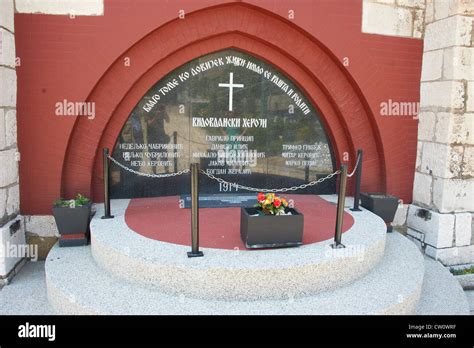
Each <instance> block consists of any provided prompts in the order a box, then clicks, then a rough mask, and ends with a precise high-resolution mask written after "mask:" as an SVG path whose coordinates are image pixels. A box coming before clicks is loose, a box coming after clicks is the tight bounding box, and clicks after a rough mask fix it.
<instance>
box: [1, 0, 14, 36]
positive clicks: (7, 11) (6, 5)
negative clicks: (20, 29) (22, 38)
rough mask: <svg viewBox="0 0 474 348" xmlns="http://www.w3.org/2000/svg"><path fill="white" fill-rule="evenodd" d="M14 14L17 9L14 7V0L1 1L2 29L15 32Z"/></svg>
mask: <svg viewBox="0 0 474 348" xmlns="http://www.w3.org/2000/svg"><path fill="white" fill-rule="evenodd" d="M14 14H15V7H14V6H13V0H2V1H0V27H4V28H7V29H8V30H10V31H11V32H14V31H15V28H14V19H13V18H14Z"/></svg>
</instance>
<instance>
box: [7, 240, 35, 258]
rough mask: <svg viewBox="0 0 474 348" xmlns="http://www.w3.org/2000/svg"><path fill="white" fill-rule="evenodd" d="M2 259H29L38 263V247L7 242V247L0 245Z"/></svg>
mask: <svg viewBox="0 0 474 348" xmlns="http://www.w3.org/2000/svg"><path fill="white" fill-rule="evenodd" d="M0 258H28V259H30V260H31V261H34V262H36V261H38V245H36V244H11V243H10V242H7V243H6V244H5V245H0Z"/></svg>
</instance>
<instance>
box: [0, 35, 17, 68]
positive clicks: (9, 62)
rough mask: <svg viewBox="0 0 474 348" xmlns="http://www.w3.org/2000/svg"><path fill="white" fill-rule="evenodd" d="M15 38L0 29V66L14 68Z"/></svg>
mask: <svg viewBox="0 0 474 348" xmlns="http://www.w3.org/2000/svg"><path fill="white" fill-rule="evenodd" d="M15 57H16V56H15V36H14V35H13V34H12V33H11V32H9V31H8V30H6V29H3V28H0V65H6V66H9V67H12V68H15Z"/></svg>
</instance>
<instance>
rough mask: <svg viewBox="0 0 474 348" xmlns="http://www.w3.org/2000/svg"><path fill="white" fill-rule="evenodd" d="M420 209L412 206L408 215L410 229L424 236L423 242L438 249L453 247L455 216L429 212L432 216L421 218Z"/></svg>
mask: <svg viewBox="0 0 474 348" xmlns="http://www.w3.org/2000/svg"><path fill="white" fill-rule="evenodd" d="M420 209H423V208H420V207H418V206H416V205H413V204H412V205H410V207H409V209H408V215H407V225H408V227H409V228H410V229H412V230H416V231H418V232H421V233H423V234H424V238H422V239H421V240H423V241H424V242H425V243H426V244H429V245H431V246H433V247H436V248H447V247H451V246H452V245H453V237H454V222H455V217H454V214H440V213H437V212H434V211H429V214H430V216H428V217H421V216H419V211H420Z"/></svg>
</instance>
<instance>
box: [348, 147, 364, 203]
mask: <svg viewBox="0 0 474 348" xmlns="http://www.w3.org/2000/svg"><path fill="white" fill-rule="evenodd" d="M356 163H359V165H358V166H357V168H356V172H355V176H356V177H355V191H354V207H353V208H352V209H351V210H352V211H361V209H359V200H360V180H361V178H362V150H361V149H359V150H357V160H356Z"/></svg>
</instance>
